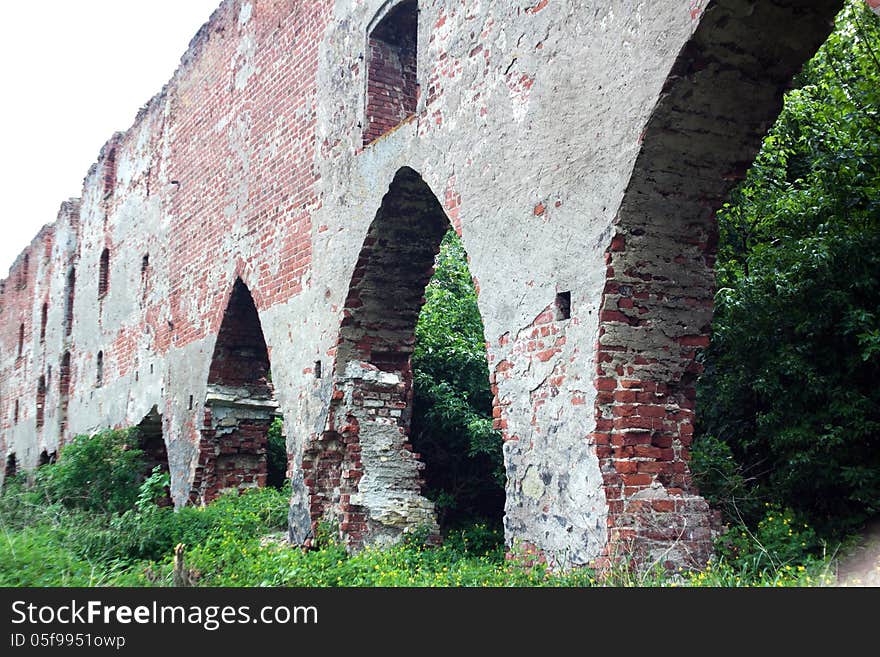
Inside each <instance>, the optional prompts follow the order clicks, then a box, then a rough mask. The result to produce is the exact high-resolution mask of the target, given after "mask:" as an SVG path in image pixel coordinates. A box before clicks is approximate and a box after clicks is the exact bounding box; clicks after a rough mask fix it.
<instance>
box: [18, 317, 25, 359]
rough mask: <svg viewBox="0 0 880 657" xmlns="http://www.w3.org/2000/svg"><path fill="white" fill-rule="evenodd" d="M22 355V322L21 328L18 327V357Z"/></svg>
mask: <svg viewBox="0 0 880 657" xmlns="http://www.w3.org/2000/svg"><path fill="white" fill-rule="evenodd" d="M23 354H24V323H23V322H22V324H21V326H19V327H18V357H19V358H21V357H22V355H23Z"/></svg>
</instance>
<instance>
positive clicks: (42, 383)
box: [37, 376, 46, 429]
mask: <svg viewBox="0 0 880 657" xmlns="http://www.w3.org/2000/svg"><path fill="white" fill-rule="evenodd" d="M45 409H46V377H45V376H41V377H40V380H39V383H37V429H42V428H43V424H44V423H45V421H46V411H45Z"/></svg>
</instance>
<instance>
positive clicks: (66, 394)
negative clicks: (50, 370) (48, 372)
mask: <svg viewBox="0 0 880 657" xmlns="http://www.w3.org/2000/svg"><path fill="white" fill-rule="evenodd" d="M69 404H70V352H69V351H68V352H65V353H64V355H63V356H62V357H61V366H60V367H59V368H58V413H59V416H60V417H59V424H60V431H61V435H62V436H63V435H64V432H65V430H66V429H67V408H68V406H69Z"/></svg>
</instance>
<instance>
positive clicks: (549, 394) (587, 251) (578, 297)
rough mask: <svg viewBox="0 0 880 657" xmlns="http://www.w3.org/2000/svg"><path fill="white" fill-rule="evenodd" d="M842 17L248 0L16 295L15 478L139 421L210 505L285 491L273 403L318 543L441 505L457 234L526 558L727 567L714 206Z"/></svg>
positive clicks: (152, 107) (1, 347) (124, 149)
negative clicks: (713, 459) (429, 409)
mask: <svg viewBox="0 0 880 657" xmlns="http://www.w3.org/2000/svg"><path fill="white" fill-rule="evenodd" d="M840 5H841V2H840V1H838V0H816V1H814V2H809V3H805V2H797V1H795V0H761V1H760V2H755V1H753V0H690V2H683V1H679V0H658V1H655V2H650V3H643V2H635V1H631V0H614V1H611V2H587V1H584V2H563V1H562V0H521V1H508V0H504V1H501V0H480V1H475V0H474V1H471V0H467V1H462V0H418V1H417V0H387V1H386V0H335V1H334V0H309V1H308V2H305V1H302V0H225V1H224V2H223V3H222V5H221V6H220V7H219V8H218V9H217V10H216V12H215V13H214V14H213V16H212V17H211V19H210V21H209V22H208V23H207V24H206V25H205V26H204V27H203V28H202V29H201V30H200V32H199V33H198V34H197V35H196V37H195V38H194V40H193V42H192V44H191V46H190V48H189V51H188V52H187V53H186V54H185V56H184V57H183V60H182V62H181V65H180V68H179V69H178V70H177V72H176V73H175V74H174V77H173V78H172V80H171V81H170V82H169V83H168V85H166V87H165V88H164V89H163V90H162V92H161V93H159V94H158V95H157V96H155V97H154V98H153V99H152V100H151V101H150V102H149V103H148V105H147V106H146V107H145V108H143V109H142V111H141V112H140V113H139V114H138V116H137V118H136V121H135V123H134V125H133V126H132V127H131V128H130V129H129V130H128V131H126V132H125V133H121V134H117V135H115V136H114V137H113V138H112V139H111V140H110V141H109V142H108V143H107V144H106V145H105V146H104V148H103V149H102V151H101V154H100V157H99V160H98V162H97V163H96V164H95V165H94V166H93V167H92V168H91V170H90V171H89V172H88V175H87V177H86V179H85V182H84V187H83V192H82V197H81V198H80V199H75V200H70V201H67V202H65V203H63V204H62V206H61V210H60V212H59V214H58V217H57V220H56V221H55V222H54V223H52V224H50V225H47V226H46V227H45V228H44V229H43V230H42V231H41V232H40V233H39V234H38V235H37V237H36V238H34V240H33V242H32V243H31V245H30V246H29V247H28V248H27V249H26V250H25V251H24V252H23V253H22V254H21V256H20V257H19V258H18V260H17V261H16V263H15V265H14V266H13V267H12V270H11V272H10V276H9V278H8V279H7V280H6V281H5V282H4V283H3V287H2V301H0V304H2V311H0V422H2V425H0V427H2V437H0V451H2V455H3V457H4V458H5V459H6V471H7V472H12V471H13V470H16V469H25V470H31V469H33V468H35V467H37V466H38V465H39V464H40V463H45V462H48V461H50V460H51V459H52V458H54V457H55V455H56V453H57V452H58V451H59V449H60V448H61V447H62V446H63V444H64V443H65V441H69V440H70V439H71V438H72V437H73V436H74V435H78V434H86V433H90V432H94V431H98V430H100V429H102V428H106V427H128V426H136V425H140V426H141V427H142V435H143V436H144V438H143V442H144V445H145V447H146V448H147V451H148V453H149V454H150V455H151V459H153V461H154V462H155V463H163V462H167V463H168V466H169V467H170V471H171V488H172V497H173V500H174V503H175V504H176V505H178V506H180V505H184V504H187V503H195V504H198V503H202V502H205V501H208V500H210V499H212V498H213V497H215V496H216V495H217V494H219V493H220V492H222V491H224V490H228V489H236V488H239V489H240V488H244V487H249V486H259V485H263V484H264V483H265V477H266V466H265V450H266V431H267V427H268V425H269V424H270V423H271V421H272V419H273V418H274V417H275V416H276V415H278V414H279V413H280V414H282V415H283V417H284V422H285V432H286V435H287V446H288V452H289V459H290V460H289V474H290V476H291V478H292V482H293V496H292V499H291V509H290V534H291V539H292V540H293V541H295V542H298V543H303V542H307V541H308V539H309V536H310V532H311V530H312V527H313V526H314V523H315V522H317V521H318V520H320V519H322V518H326V519H330V520H335V521H336V522H337V523H338V527H339V530H340V533H341V536H342V537H343V538H344V540H346V541H347V542H348V543H349V544H350V545H352V546H353V547H357V546H360V545H363V544H380V545H381V544H385V543H389V542H393V541H395V540H397V539H398V538H399V537H400V535H401V533H402V532H403V531H404V530H406V529H407V528H411V527H415V526H419V525H428V526H432V525H433V523H434V511H433V508H432V505H431V503H430V502H429V501H428V500H427V499H425V498H424V497H423V496H422V495H421V489H420V482H419V480H420V477H421V474H420V472H421V469H422V467H423V464H421V463H420V460H419V457H418V455H416V454H414V453H413V450H412V449H411V447H410V445H409V443H408V438H407V423H408V418H409V407H410V404H411V398H412V394H411V392H412V391H411V387H412V376H411V370H410V361H409V356H410V353H411V351H412V347H413V343H414V327H415V322H416V319H417V317H418V313H419V309H420V307H421V304H422V298H423V293H424V288H425V285H426V283H427V282H428V280H429V278H430V275H431V268H432V264H433V259H434V256H435V254H436V253H437V250H438V247H439V243H440V240H441V238H442V236H443V235H444V233H445V232H446V231H447V229H448V228H449V227H452V228H454V229H455V230H456V231H457V232H458V233H459V234H460V235H461V237H462V240H463V243H464V246H465V248H466V250H467V253H468V255H469V264H470V269H471V272H472V274H473V278H474V281H475V283H476V285H477V289H478V295H479V307H480V311H481V313H482V316H483V320H484V324H485V342H486V350H487V356H488V363H489V371H488V373H487V375H488V377H489V383H490V385H491V386H492V391H493V394H494V416H495V424H496V427H497V428H499V429H500V430H501V431H502V432H503V436H504V441H505V442H504V457H505V464H506V469H507V488H506V507H505V535H506V540H507V544H508V546H510V547H511V548H512V549H514V550H516V549H527V550H534V551H539V552H540V553H541V554H542V555H544V557H545V558H546V559H547V560H548V561H549V562H551V563H552V564H554V565H556V566H559V567H569V566H576V565H583V564H588V563H591V562H594V561H595V560H597V559H601V558H605V557H614V556H620V555H629V554H635V555H636V556H638V557H639V558H640V559H642V560H643V561H645V562H648V561H652V562H653V561H660V562H662V563H675V564H688V563H698V562H700V561H702V560H704V559H705V558H706V556H707V555H708V553H709V550H710V538H711V529H710V521H709V519H710V513H709V509H708V507H707V505H706V503H705V501H704V500H703V499H702V498H701V497H699V495H698V494H697V492H696V491H695V490H694V489H693V487H692V484H691V479H690V475H689V471H688V449H689V446H690V444H691V438H692V434H693V422H694V381H695V378H696V377H697V375H698V374H699V371H700V366H699V364H698V362H697V360H696V356H697V353H698V351H699V349H700V348H702V347H705V346H706V345H707V344H708V340H709V337H708V336H709V327H710V320H711V312H712V297H713V285H714V279H713V273H712V268H713V262H714V257H715V242H716V228H715V217H714V215H715V211H716V209H717V208H718V207H719V205H720V204H721V202H722V201H723V199H724V198H725V195H726V194H727V193H728V191H729V190H730V188H731V187H732V185H734V184H735V182H736V181H737V180H738V179H740V178H741V177H742V176H743V174H744V173H745V170H746V168H747V167H748V166H749V164H750V162H751V161H752V159H753V157H754V154H755V152H756V150H757V148H758V146H759V144H760V140H761V138H762V136H763V134H764V133H765V132H766V130H767V129H768V127H769V126H770V125H771V124H772V122H773V120H774V118H775V117H776V115H777V114H778V112H779V109H780V107H781V98H782V94H783V92H784V90H785V89H786V87H787V85H788V84H789V82H790V80H791V78H792V76H793V74H795V73H796V72H797V71H798V69H799V68H800V66H801V65H802V64H803V63H804V62H805V61H806V60H807V59H808V58H809V57H810V56H811V55H812V54H813V53H814V52H815V50H816V49H817V48H818V46H819V45H820V44H821V42H822V41H823V40H824V38H825V37H826V36H827V34H828V33H829V32H830V30H831V28H832V20H833V17H834V15H835V13H836V12H837V11H838V10H839V9H840ZM171 20H173V17H172V18H171ZM425 466H426V467H430V464H425ZM0 476H2V475H0Z"/></svg>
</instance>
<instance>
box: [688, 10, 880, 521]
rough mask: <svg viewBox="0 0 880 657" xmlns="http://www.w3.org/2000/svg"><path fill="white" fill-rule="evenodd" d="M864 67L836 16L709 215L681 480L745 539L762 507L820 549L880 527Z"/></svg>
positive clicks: (852, 24) (857, 27)
mask: <svg viewBox="0 0 880 657" xmlns="http://www.w3.org/2000/svg"><path fill="white" fill-rule="evenodd" d="M878 57H880V21H878V20H877V17H876V16H874V15H873V14H872V13H871V12H870V10H869V9H868V8H867V6H866V5H865V3H864V2H848V3H847V6H846V8H845V10H844V11H843V12H842V13H841V15H840V16H839V18H838V23H837V28H836V30H835V32H834V33H833V34H832V35H831V37H830V38H829V39H828V41H827V43H826V44H825V45H824V46H823V47H822V49H821V50H820V51H819V52H818V53H817V55H816V56H815V57H814V58H813V59H812V60H811V61H810V62H809V63H808V64H807V65H806V66H805V68H804V71H803V73H802V74H801V75H800V76H799V77H798V79H797V80H796V82H797V86H798V88H797V89H795V90H794V91H792V92H790V93H789V94H788V95H787V97H786V100H785V106H784V109H783V111H782V114H781V115H780V117H779V120H778V121H777V122H776V124H775V126H774V127H773V129H772V130H771V131H770V133H769V135H768V136H767V138H766V140H765V142H764V144H763V147H762V150H761V152H760V154H759V155H758V158H757V160H756V162H755V164H754V166H753V167H752V169H751V170H750V171H749V173H748V175H747V177H746V179H745V181H744V183H743V184H742V185H741V186H740V188H739V189H738V190H737V191H736V193H734V195H733V196H732V198H731V200H730V202H729V203H728V204H727V205H725V207H724V208H723V209H722V211H721V212H720V213H719V225H720V236H721V241H720V254H719V261H718V282H719V288H720V289H719V291H718V294H717V297H716V317H715V321H714V325H713V338H712V344H711V346H710V348H709V349H708V351H707V353H706V354H705V364H706V372H705V374H704V376H703V377H702V379H701V382H700V385H699V389H698V396H699V409H698V417H699V418H700V420H701V425H700V427H698V434H699V435H698V439H697V442H696V445H695V463H694V470H695V472H696V475H697V477H698V479H699V480H700V483H701V486H702V487H703V489H704V490H705V491H706V492H707V493H708V494H709V496H710V497H715V498H716V499H717V500H720V501H721V503H722V506H724V507H725V509H726V510H727V511H728V517H730V518H733V519H734V520H738V519H739V518H738V515H737V514H739V515H741V516H742V517H743V519H744V520H745V521H746V524H747V525H748V526H749V527H752V528H753V530H754V529H755V528H756V527H757V526H758V524H759V522H761V521H762V519H763V518H764V506H763V504H764V503H765V502H769V503H773V504H779V505H781V506H783V507H788V508H791V509H794V510H795V511H796V512H797V513H798V514H803V515H804V516H806V518H807V519H808V522H809V523H810V524H812V525H814V526H815V527H816V529H817V530H818V531H819V532H820V533H821V534H823V535H828V536H830V535H836V534H839V533H841V532H846V531H848V530H851V529H853V528H855V527H856V526H858V525H859V524H860V523H861V522H863V521H864V520H865V519H866V518H867V517H869V516H871V515H873V514H876V513H878V512H880V387H878V386H877V385H876V381H877V380H878V376H880V355H878V354H880V342H878V340H880V315H878V312H877V309H878V308H880V59H878ZM710 436H711V438H710ZM716 439H717V440H716ZM719 441H720V442H719ZM721 444H724V445H726V446H727V447H728V448H729V451H727V452H722V451H721V449H722V448H721V447H720V445H721ZM734 509H735V510H736V512H737V514H734V512H733V510H734Z"/></svg>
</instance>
